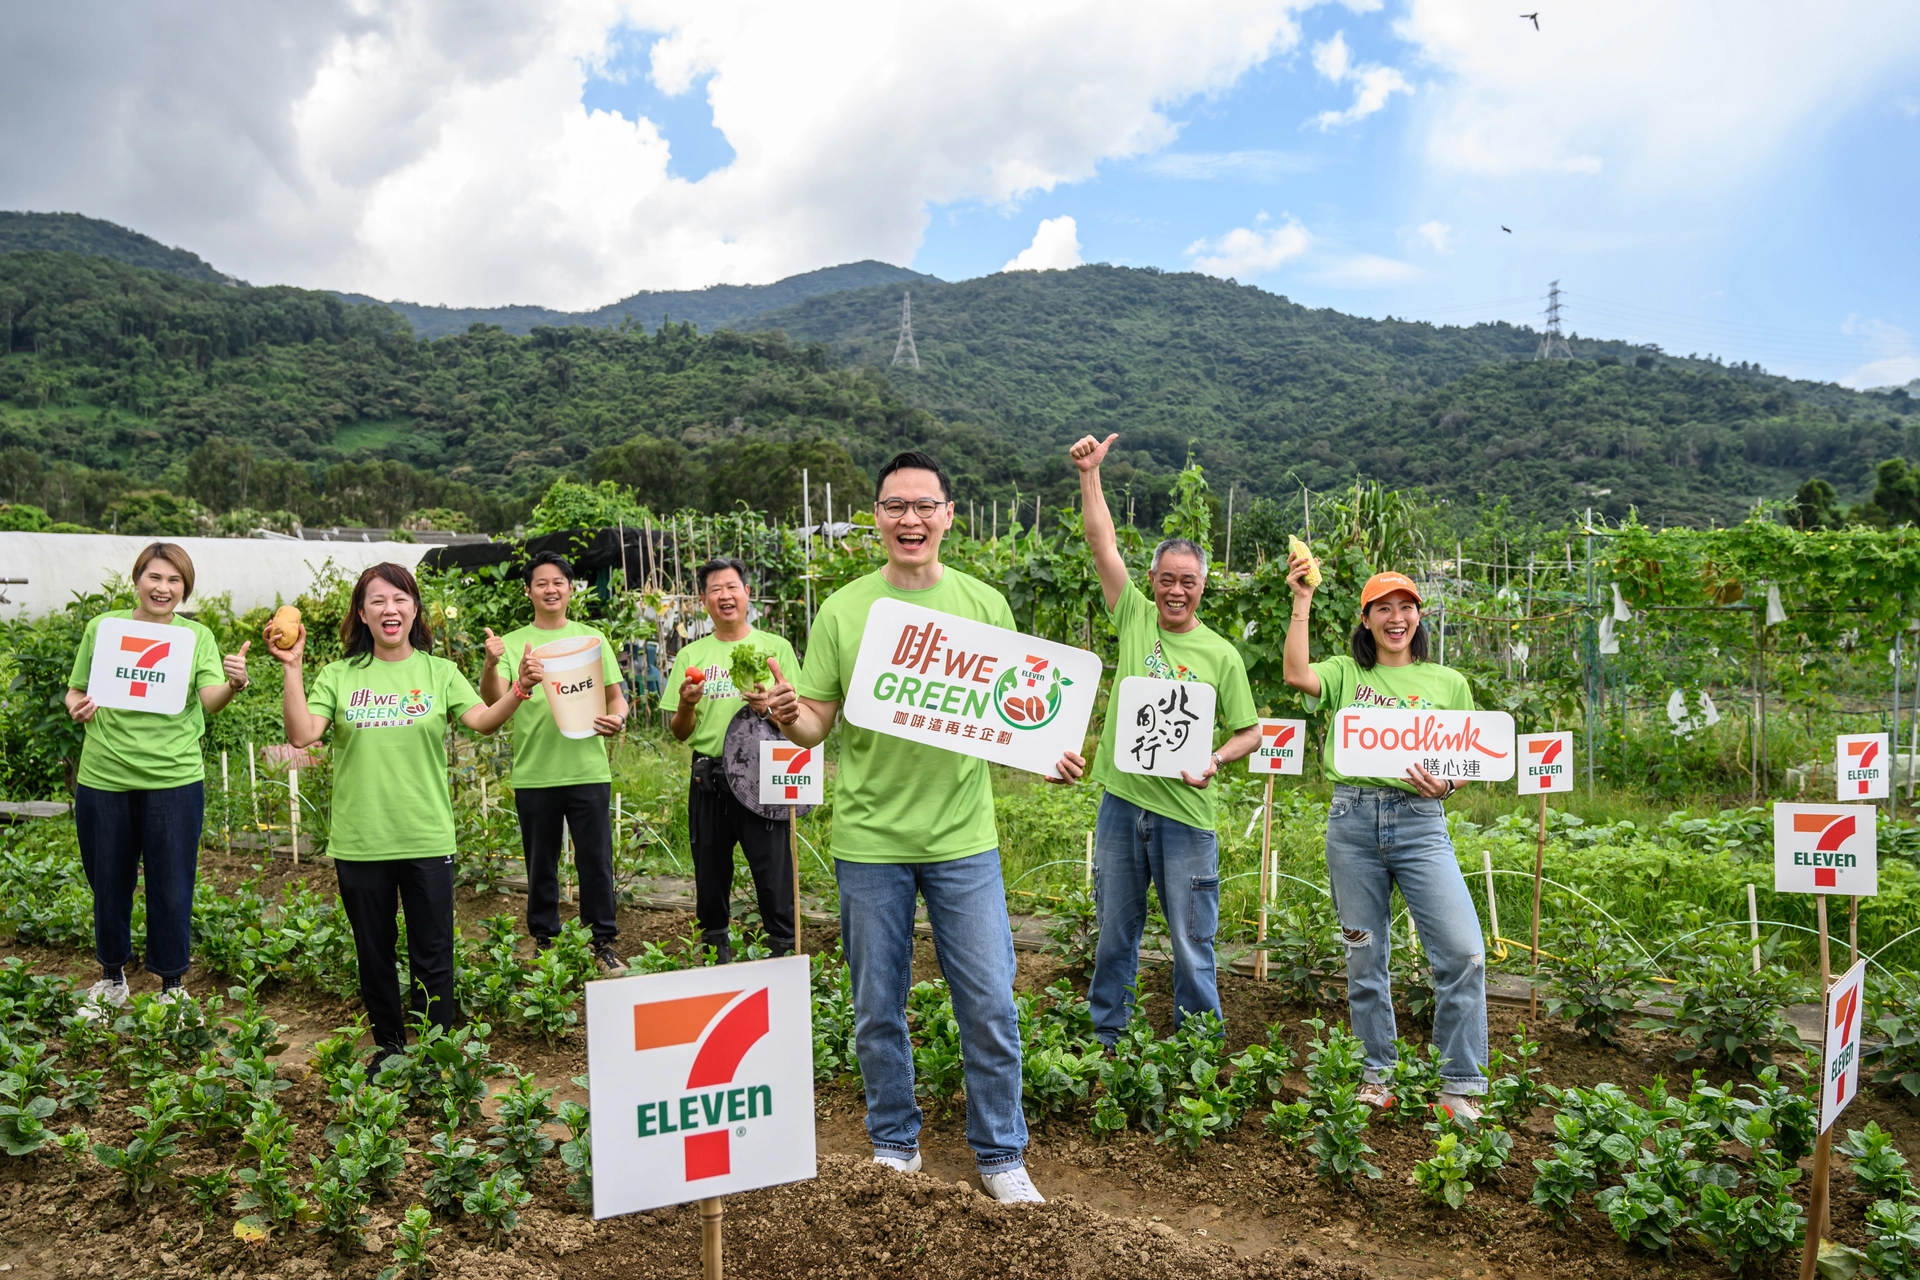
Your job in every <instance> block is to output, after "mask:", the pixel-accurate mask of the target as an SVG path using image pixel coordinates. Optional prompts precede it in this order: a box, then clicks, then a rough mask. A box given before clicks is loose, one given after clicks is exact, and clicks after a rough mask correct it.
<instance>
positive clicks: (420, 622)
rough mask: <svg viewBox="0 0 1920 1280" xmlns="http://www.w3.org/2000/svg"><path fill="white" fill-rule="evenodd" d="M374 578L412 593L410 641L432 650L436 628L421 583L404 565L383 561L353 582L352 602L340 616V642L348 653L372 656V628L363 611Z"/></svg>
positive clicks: (364, 657) (417, 647) (424, 648)
mask: <svg viewBox="0 0 1920 1280" xmlns="http://www.w3.org/2000/svg"><path fill="white" fill-rule="evenodd" d="M375 578H380V579H383V580H384V581H386V582H387V583H388V584H389V585H391V586H395V587H398V588H400V590H402V591H404V592H406V593H407V594H408V595H410V596H412V597H413V608H414V614H413V628H412V630H410V631H408V632H407V643H408V644H411V645H412V646H413V647H414V648H416V649H418V650H419V651H420V652H422V653H428V654H430V653H432V652H433V631H432V629H431V628H430V627H428V626H427V609H426V605H425V604H424V603H423V602H422V601H421V599H420V584H419V583H418V582H416V581H415V580H414V577H413V574H412V573H410V572H408V570H407V568H406V566H405V565H398V564H393V563H391V562H389V561H383V562H382V563H380V564H376V565H374V566H372V567H371V568H369V569H368V570H367V571H366V572H364V573H362V574H361V575H360V581H358V582H356V583H354V584H353V602H352V603H351V604H349V605H348V606H347V616H346V617H344V618H342V619H340V643H341V645H342V646H343V647H344V648H345V649H346V651H347V657H349V658H363V659H365V660H367V661H372V660H373V628H372V627H369V626H368V625H367V624H366V620H365V619H363V618H362V617H361V616H360V611H361V610H362V609H364V608H366V606H367V588H368V587H371V586H372V585H373V580H374V579H375Z"/></svg>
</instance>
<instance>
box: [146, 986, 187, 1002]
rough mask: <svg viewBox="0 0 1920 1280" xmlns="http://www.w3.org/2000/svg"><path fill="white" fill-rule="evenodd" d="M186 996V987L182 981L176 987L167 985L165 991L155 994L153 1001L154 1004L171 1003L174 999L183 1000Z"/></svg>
mask: <svg viewBox="0 0 1920 1280" xmlns="http://www.w3.org/2000/svg"><path fill="white" fill-rule="evenodd" d="M186 998H187V988H186V985H185V984H184V983H183V984H181V985H180V986H177V987H168V988H167V989H166V990H165V991H162V992H161V993H160V994H159V995H157V996H155V997H154V998H153V1002H154V1003H155V1004H172V1003H173V1002H174V1001H175V1000H184V999H186Z"/></svg>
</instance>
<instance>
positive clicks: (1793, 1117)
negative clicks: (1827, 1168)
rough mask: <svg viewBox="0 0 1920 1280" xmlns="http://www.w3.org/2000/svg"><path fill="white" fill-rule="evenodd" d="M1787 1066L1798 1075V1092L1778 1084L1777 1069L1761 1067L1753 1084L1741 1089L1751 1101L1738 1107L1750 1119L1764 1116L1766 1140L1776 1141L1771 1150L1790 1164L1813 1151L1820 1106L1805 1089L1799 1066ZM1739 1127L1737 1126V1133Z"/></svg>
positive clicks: (1778, 1069) (1805, 1073)
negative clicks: (1758, 1115)
mask: <svg viewBox="0 0 1920 1280" xmlns="http://www.w3.org/2000/svg"><path fill="white" fill-rule="evenodd" d="M1788 1065H1789V1067H1790V1068H1791V1069H1792V1070H1794V1071H1797V1072H1799V1073H1800V1080H1801V1084H1800V1086H1799V1087H1798V1088H1796V1087H1795V1086H1793V1085H1790V1084H1786V1083H1784V1082H1782V1081H1781V1079H1780V1068H1779V1067H1777V1066H1771V1067H1762V1068H1761V1069H1760V1070H1759V1071H1758V1072H1757V1073H1755V1076H1754V1080H1755V1083H1753V1084H1749V1085H1746V1086H1743V1087H1744V1088H1746V1089H1747V1090H1748V1091H1749V1092H1751V1093H1752V1094H1753V1095H1754V1096H1753V1101H1751V1102H1747V1101H1742V1102H1741V1103H1740V1104H1739V1105H1740V1107H1741V1108H1742V1109H1743V1110H1744V1111H1746V1112H1748V1113H1749V1114H1750V1115H1751V1114H1755V1113H1759V1114H1762V1115H1763V1118H1764V1119H1765V1120H1766V1121H1767V1122H1768V1124H1769V1126H1770V1130H1769V1136H1770V1137H1773V1138H1776V1139H1777V1141H1776V1142H1775V1143H1774V1146H1775V1147H1776V1148H1778V1150H1779V1152H1780V1158H1781V1159H1782V1160H1785V1161H1786V1162H1787V1163H1788V1164H1791V1163H1793V1162H1794V1161H1795V1160H1798V1159H1799V1158H1800V1157H1801V1156H1804V1155H1807V1154H1808V1153H1810V1152H1811V1151H1812V1150H1813V1143H1814V1139H1815V1138H1816V1137H1817V1136H1818V1135H1817V1134H1816V1133H1815V1132H1814V1128H1815V1126H1816V1125H1817V1124H1818V1123H1819V1119H1820V1112H1819V1104H1818V1103H1817V1102H1816V1101H1815V1100H1814V1098H1813V1096H1812V1094H1810V1093H1809V1092H1808V1090H1807V1088H1806V1084H1807V1081H1808V1080H1809V1079H1810V1076H1809V1073H1808V1072H1807V1071H1806V1070H1805V1069H1804V1068H1802V1067H1800V1066H1798V1065H1795V1064H1792V1063H1789V1064H1788ZM1738 1127H1739V1126H1738V1124H1737V1123H1736V1125H1735V1128H1736V1130H1737V1129H1738ZM1742 1141H1745V1139H1742Z"/></svg>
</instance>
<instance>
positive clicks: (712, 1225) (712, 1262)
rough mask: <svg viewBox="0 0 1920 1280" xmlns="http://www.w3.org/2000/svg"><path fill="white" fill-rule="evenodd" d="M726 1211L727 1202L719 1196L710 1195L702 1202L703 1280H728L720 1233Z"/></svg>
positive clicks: (701, 1264) (701, 1256)
mask: <svg viewBox="0 0 1920 1280" xmlns="http://www.w3.org/2000/svg"><path fill="white" fill-rule="evenodd" d="M726 1213H727V1207H726V1202H725V1201H724V1200H722V1199H721V1198H720V1197H719V1196H708V1197H706V1198H705V1199H704V1200H702V1201H701V1202H700V1275H701V1280H726V1274H727V1265H726V1261H725V1259H724V1258H723V1256H722V1253H721V1249H722V1245H721V1233H720V1228H721V1225H722V1222H723V1220H724V1219H725V1217H726Z"/></svg>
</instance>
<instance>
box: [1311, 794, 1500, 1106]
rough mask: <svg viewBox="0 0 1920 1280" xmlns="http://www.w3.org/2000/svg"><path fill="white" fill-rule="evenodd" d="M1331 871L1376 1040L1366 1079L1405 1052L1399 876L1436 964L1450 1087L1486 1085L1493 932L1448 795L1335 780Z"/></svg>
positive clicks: (1438, 1023)
mask: <svg viewBox="0 0 1920 1280" xmlns="http://www.w3.org/2000/svg"><path fill="white" fill-rule="evenodd" d="M1327 875H1328V878H1329V879H1330V880H1331V881H1332V883H1333V908H1334V912H1335V913H1336V914H1337V915H1338V916H1339V918H1340V931H1341V935H1342V940H1343V941H1344V942H1345V944H1346V949H1347V1012H1348V1016H1349V1017H1350V1018H1351V1019H1352V1022H1353V1031H1354V1034H1355V1035H1357V1036H1359V1037H1360V1038H1361V1039H1362V1040H1364V1041H1365V1042H1366V1046H1367V1056H1366V1069H1365V1073H1364V1074H1365V1077H1366V1079H1367V1080H1369V1081H1374V1082H1378V1081H1381V1080H1384V1079H1385V1078H1386V1074H1387V1070H1388V1068H1390V1067H1391V1066H1392V1065H1393V1064H1394V1061H1395V1060H1396V1057H1397V1055H1396V1053H1395V1051H1394V1047H1393V1041H1394V1036H1395V1035H1396V1034H1397V1030H1396V1028H1395V1025H1394V1019H1393V988H1392V984H1391V982H1390V981H1389V978H1388V971H1387V958H1388V953H1389V948H1390V946H1391V931H1390V927H1389V926H1390V924H1391V922H1392V911H1393V888H1394V886H1395V885H1396V884H1397V885H1399V886H1400V893H1401V896H1402V897H1404V898H1405V899H1406V900H1407V909H1408V910H1409V911H1411V912H1412V913H1413V922H1414V924H1415V926H1416V927H1418V929H1419V930H1420V945H1421V947H1422V948H1423V949H1424V950H1425V951H1426V953H1427V959H1428V960H1429V961H1430V962H1431V964H1432V965H1433V989H1434V998H1435V1002H1434V1009H1433V1043H1434V1044H1435V1045H1437V1046H1438V1047H1439V1049H1440V1052H1441V1054H1442V1055H1443V1057H1444V1058H1445V1062H1444V1063H1443V1065H1442V1066H1441V1068H1440V1075H1441V1078H1442V1079H1443V1080H1444V1081H1445V1082H1446V1089H1447V1092H1449V1093H1462V1094H1479V1093H1485V1092H1486V1090H1487V1080H1486V1076H1485V1075H1483V1074H1482V1072H1481V1067H1482V1066H1483V1065H1484V1064H1485V1062H1486V1060H1487V966H1486V956H1485V955H1484V948H1485V942H1484V940H1483V939H1482V937H1481V934H1480V913H1479V911H1478V909H1477V908H1475V906H1474V905H1473V898H1472V897H1471V896H1470V895H1469V894H1468V893H1467V881H1466V877H1464V876H1463V875H1461V873H1460V862H1459V859H1458V858H1456V857H1455V855H1454V852H1453V842H1452V841H1451V840H1449V839H1448V838H1447V818H1446V812H1445V809H1444V807H1443V806H1442V804H1441V802H1440V801H1438V800H1429V799H1426V798H1425V797H1423V796H1417V795H1414V794H1413V793H1412V792H1410V791H1401V790H1399V789H1397V788H1393V787H1355V786H1350V785H1348V784H1346V783H1341V784H1339V785H1337V786H1335V787H1334V789H1333V804H1332V806H1331V807H1330V808H1329V809H1328V810H1327Z"/></svg>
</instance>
